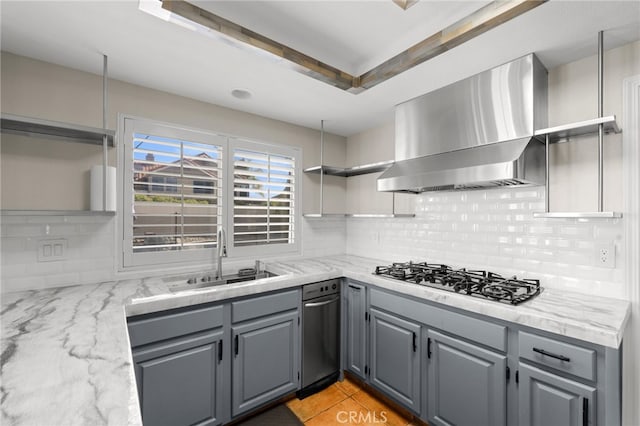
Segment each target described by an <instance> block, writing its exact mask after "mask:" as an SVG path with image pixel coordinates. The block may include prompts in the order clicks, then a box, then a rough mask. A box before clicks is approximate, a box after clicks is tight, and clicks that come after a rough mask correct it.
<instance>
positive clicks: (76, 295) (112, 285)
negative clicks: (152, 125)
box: [0, 256, 630, 425]
mask: <svg viewBox="0 0 640 426" xmlns="http://www.w3.org/2000/svg"><path fill="white" fill-rule="evenodd" d="M387 263H389V262H388V261H381V260H373V259H365V258H360V257H355V256H331V257H324V258H315V259H299V260H292V261H290V262H273V263H267V269H268V270H269V271H271V272H274V273H276V274H278V275H279V276H277V277H272V278H266V279H262V280H257V281H253V282H249V283H237V284H230V285H224V286H218V287H214V288H211V289H199V290H189V291H183V292H179V293H175V294H172V293H170V292H169V287H168V285H169V284H170V283H171V279H161V278H152V279H144V280H125V281H117V282H109V283H102V284H96V285H84V286H73V287H64V288H57V289H49V290H39V291H25V292H16V293H9V294H4V295H3V297H2V311H1V312H0V320H1V321H2V359H1V373H2V385H1V387H0V391H1V398H2V399H1V401H2V411H1V418H0V422H1V423H2V424H7V425H11V424H16V425H34V424H46V425H76V424H77V425H86V424H92V425H93V424H110V425H125V424H129V425H140V424H141V420H140V411H139V406H138V401H137V392H136V386H135V379H134V373H133V368H132V366H133V364H132V360H131V351H130V347H129V339H128V334H127V332H126V316H131V315H138V314H144V313H150V312H157V311H162V310H166V309H171V308H176V307H182V306H189V305H194V304H199V303H207V302H214V301H221V300H225V299H229V298H234V297H241V296H247V295H252V294H257V293H262V292H267V291H272V290H279V289H284V288H289V287H296V286H299V285H302V284H306V283H310V282H316V281H322V280H325V279H331V278H337V277H342V276H345V277H348V278H351V279H354V280H358V281H362V282H366V283H369V284H373V285H376V286H378V287H380V288H384V289H388V290H392V291H396V292H400V293H404V294H407V295H410V296H413V297H416V298H420V299H424V300H428V301H431V302H436V303H441V304H443V305H446V306H453V307H456V308H459V309H463V310H467V311H470V312H475V313H479V314H483V315H487V316H490V317H493V318H498V319H502V320H505V321H510V322H515V323H518V324H522V325H526V326H530V327H534V328H537V329H540V330H545V331H549V332H552V333H556V334H559V335H564V336H569V337H573V338H577V339H581V340H585V341H589V342H592V343H596V344H599V345H603V346H609V347H613V348H618V347H619V345H620V343H621V341H622V335H623V332H624V329H625V325H626V323H627V321H628V319H629V312H630V304H629V302H626V301H622V300H616V299H607V298H602V297H593V296H588V295H580V294H577V293H569V292H560V291H557V290H549V289H546V290H545V291H543V292H542V294H541V295H539V296H538V297H536V298H535V299H533V300H531V301H528V302H526V303H523V304H521V305H520V306H511V305H506V304H503V303H498V302H494V301H486V300H482V299H479V298H474V297H469V296H464V295H459V294H456V293H451V292H447V291H443V290H437V289H432V288H429V287H424V286H419V285H415V284H407V283H404V282H400V281H395V280H391V279H387V278H381V277H377V276H374V275H372V273H371V272H372V271H373V270H374V267H375V265H384V264H387Z"/></svg>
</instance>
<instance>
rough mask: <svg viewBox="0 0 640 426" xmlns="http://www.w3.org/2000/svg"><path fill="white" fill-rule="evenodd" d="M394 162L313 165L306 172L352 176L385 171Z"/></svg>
mask: <svg viewBox="0 0 640 426" xmlns="http://www.w3.org/2000/svg"><path fill="white" fill-rule="evenodd" d="M393 163H394V162H393V161H392V160H390V161H381V162H379V163H372V164H365V165H362V166H354V167H346V168H345V167H333V166H325V165H322V166H313V167H309V168H308V169H304V172H305V173H321V172H322V173H324V174H325V175H330V176H342V177H350V176H358V175H366V174H369V173H377V172H383V171H385V170H387V169H388V168H389V167H390V166H391V165H392V164H393Z"/></svg>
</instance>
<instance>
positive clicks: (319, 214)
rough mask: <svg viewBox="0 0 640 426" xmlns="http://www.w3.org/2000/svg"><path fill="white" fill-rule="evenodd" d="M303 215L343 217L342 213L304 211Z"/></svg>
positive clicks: (310, 216) (311, 216)
mask: <svg viewBox="0 0 640 426" xmlns="http://www.w3.org/2000/svg"><path fill="white" fill-rule="evenodd" d="M302 216H303V217H308V218H322V217H344V216H345V215H344V213H305V214H303V215H302Z"/></svg>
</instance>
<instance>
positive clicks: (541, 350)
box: [533, 348, 571, 362]
mask: <svg viewBox="0 0 640 426" xmlns="http://www.w3.org/2000/svg"><path fill="white" fill-rule="evenodd" d="M533 351H534V352H537V353H539V354H541V355H545V356H548V357H551V358H555V359H559V360H560V361H566V362H569V361H571V358H569V357H566V356H564V355H558V354H554V353H552V352H547V351H545V350H544V349H538V348H533Z"/></svg>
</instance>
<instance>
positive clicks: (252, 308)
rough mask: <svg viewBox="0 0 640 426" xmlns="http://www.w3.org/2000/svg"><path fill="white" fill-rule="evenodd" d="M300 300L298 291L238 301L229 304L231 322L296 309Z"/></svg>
mask: <svg viewBox="0 0 640 426" xmlns="http://www.w3.org/2000/svg"><path fill="white" fill-rule="evenodd" d="M301 300H302V299H301V296H300V290H292V291H286V292H284V293H276V294H269V295H266V296H258V297H252V298H251V299H246V300H239V301H237V302H233V303H231V322H233V323H236V322H240V321H246V320H250V319H252V318H259V317H262V316H265V315H271V314H276V313H278V312H284V311H289V310H291V309H297V308H298V306H299V305H300V302H301Z"/></svg>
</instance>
